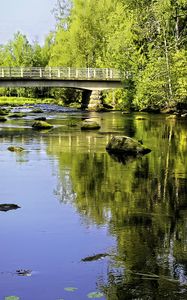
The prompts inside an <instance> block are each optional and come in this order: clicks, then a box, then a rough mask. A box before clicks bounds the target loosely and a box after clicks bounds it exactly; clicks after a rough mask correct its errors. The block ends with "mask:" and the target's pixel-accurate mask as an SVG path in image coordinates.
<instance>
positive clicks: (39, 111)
mask: <svg viewBox="0 0 187 300" xmlns="http://www.w3.org/2000/svg"><path fill="white" fill-rule="evenodd" d="M31 112H32V113H34V114H42V113H43V110H42V109H41V108H35V109H33V110H32V111H31Z"/></svg>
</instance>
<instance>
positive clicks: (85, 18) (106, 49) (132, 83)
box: [0, 0, 187, 109]
mask: <svg viewBox="0 0 187 300" xmlns="http://www.w3.org/2000/svg"><path fill="white" fill-rule="evenodd" d="M186 11H187V0H176V1H173V0H139V1H136V0H115V1H113V0H86V1H83V0H57V1H56V6H55V7H54V15H55V17H56V22H57V24H56V31H55V32H50V33H49V34H48V36H47V37H46V39H45V43H44V45H43V46H40V45H39V44H38V42H37V41H34V43H33V44H30V43H29V41H28V39H27V37H26V36H25V35H23V34H21V33H20V32H17V33H16V34H15V35H14V37H13V39H12V40H11V41H9V42H8V43H7V44H6V45H1V46H0V65H1V66H43V67H45V66H68V67H91V68H92V67H93V68H94V67H98V68H102V67H107V68H110V67H112V68H117V69H120V70H122V71H128V72H129V74H130V79H129V78H128V79H126V78H124V83H128V84H125V86H126V88H124V90H121V91H118V90H117V91H115V97H114V96H113V93H111V92H109V93H108V94H107V93H106V99H105V101H106V103H112V104H114V105H115V107H116V108H119V109H124V108H130V107H131V108H134V107H135V108H136V109H144V108H158V107H159V108H160V107H164V106H175V105H177V103H187V95H186V94H187V87H186V86H187V83H186V62H187V54H186V46H187V27H186V21H187V17H186ZM0 95H3V96H5V95H6V96H21V97H50V96H52V97H54V98H55V99H59V101H63V102H64V103H65V104H68V105H69V104H70V103H71V102H72V101H73V102H74V101H75V99H76V101H78V102H80V95H81V94H80V93H79V92H77V91H75V90H67V89H61V90H60V89H54V88H53V89H49V88H42V89H39V88H32V89H25V88H19V89H2V88H1V89H0ZM114 98H115V103H114V101H113V99H114Z"/></svg>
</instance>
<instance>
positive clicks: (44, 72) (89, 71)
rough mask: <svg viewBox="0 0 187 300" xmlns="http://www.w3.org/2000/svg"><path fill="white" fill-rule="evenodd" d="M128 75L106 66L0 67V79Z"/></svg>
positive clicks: (115, 77) (108, 78) (119, 78)
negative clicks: (101, 67) (100, 67)
mask: <svg viewBox="0 0 187 300" xmlns="http://www.w3.org/2000/svg"><path fill="white" fill-rule="evenodd" d="M128 77H129V74H128V72H122V71H120V70H116V69H107V68H105V69H104V68H103V69H99V68H79V69H75V68H65V67H46V68H40V67H0V80H1V81H3V80H6V79H9V80H11V79H12V80H15V79H23V80H24V79H25V80H45V79H46V80H84V81H85V80H88V81H98V80H99V81H122V80H123V79H127V78H128Z"/></svg>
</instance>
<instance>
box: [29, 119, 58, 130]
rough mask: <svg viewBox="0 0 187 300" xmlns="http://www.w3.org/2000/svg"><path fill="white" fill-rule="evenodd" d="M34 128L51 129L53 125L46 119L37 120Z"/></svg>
mask: <svg viewBox="0 0 187 300" xmlns="http://www.w3.org/2000/svg"><path fill="white" fill-rule="evenodd" d="M32 128H33V129H37V130H40V129H51V128H53V125H51V124H49V123H47V122H45V121H36V122H34V123H33V125H32Z"/></svg>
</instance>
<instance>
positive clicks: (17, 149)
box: [8, 146, 24, 152]
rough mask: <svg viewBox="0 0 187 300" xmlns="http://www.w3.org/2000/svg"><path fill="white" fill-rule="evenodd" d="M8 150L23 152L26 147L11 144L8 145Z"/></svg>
mask: <svg viewBox="0 0 187 300" xmlns="http://www.w3.org/2000/svg"><path fill="white" fill-rule="evenodd" d="M8 150H9V151H11V152H22V151H24V148H22V147H16V146H10V147H8Z"/></svg>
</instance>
